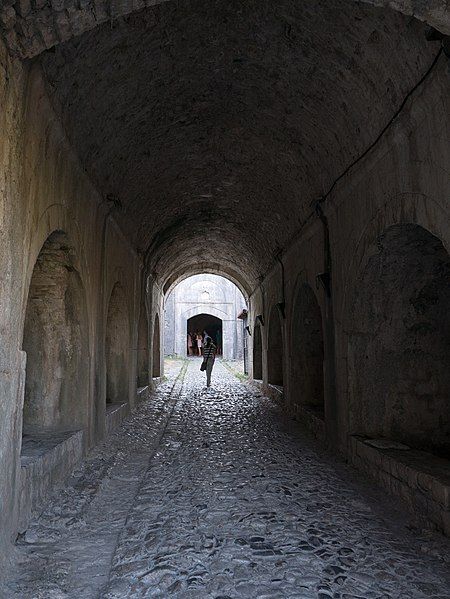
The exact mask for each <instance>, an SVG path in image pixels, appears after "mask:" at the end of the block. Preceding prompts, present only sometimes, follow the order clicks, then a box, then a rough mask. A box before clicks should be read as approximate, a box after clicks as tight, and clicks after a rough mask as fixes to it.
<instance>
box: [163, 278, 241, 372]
mask: <svg viewBox="0 0 450 599" xmlns="http://www.w3.org/2000/svg"><path fill="white" fill-rule="evenodd" d="M245 309H246V301H245V298H244V296H243V294H242V293H241V291H240V289H239V288H238V287H237V286H236V285H235V284H234V283H233V282H232V281H230V280H229V279H228V278H226V277H222V276H219V275H216V274H210V273H203V274H198V275H194V276H192V277H188V278H186V279H184V280H182V281H181V282H180V283H178V285H177V286H176V287H174V289H173V290H172V291H171V292H170V293H169V294H168V295H167V296H166V298H165V324H164V327H165V329H164V354H165V355H166V356H173V355H175V356H186V353H187V352H188V353H189V347H188V343H189V340H188V333H190V334H191V341H190V343H192V346H191V347H192V349H191V353H192V355H198V346H196V343H197V341H196V339H192V336H193V335H194V334H197V333H200V334H202V335H203V332H204V331H205V330H206V332H207V333H208V334H209V336H211V337H212V339H213V341H214V343H215V344H216V345H217V346H218V351H219V354H220V355H222V356H223V358H224V359H226V360H237V361H239V362H242V361H243V358H244V335H245V334H246V331H245V328H244V326H243V321H242V320H240V319H239V318H238V317H239V316H240V315H242V313H243V311H244V310H245ZM194 350H196V351H194ZM238 367H239V368H240V367H241V364H239V365H238Z"/></svg>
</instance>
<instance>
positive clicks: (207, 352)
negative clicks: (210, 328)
mask: <svg viewBox="0 0 450 599" xmlns="http://www.w3.org/2000/svg"><path fill="white" fill-rule="evenodd" d="M215 359H216V346H215V345H214V343H213V342H212V339H211V337H206V338H205V345H204V346H203V364H206V368H205V370H206V386H207V387H211V373H212V369H213V366H214V360H215Z"/></svg>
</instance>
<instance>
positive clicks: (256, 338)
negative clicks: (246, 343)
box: [253, 324, 263, 381]
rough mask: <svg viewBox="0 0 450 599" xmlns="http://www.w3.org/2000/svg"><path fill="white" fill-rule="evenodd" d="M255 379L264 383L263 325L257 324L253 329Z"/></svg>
mask: <svg viewBox="0 0 450 599" xmlns="http://www.w3.org/2000/svg"><path fill="white" fill-rule="evenodd" d="M253 378H254V379H255V380H257V381H262V378H263V370H262V335H261V325H259V324H255V327H254V329H253Z"/></svg>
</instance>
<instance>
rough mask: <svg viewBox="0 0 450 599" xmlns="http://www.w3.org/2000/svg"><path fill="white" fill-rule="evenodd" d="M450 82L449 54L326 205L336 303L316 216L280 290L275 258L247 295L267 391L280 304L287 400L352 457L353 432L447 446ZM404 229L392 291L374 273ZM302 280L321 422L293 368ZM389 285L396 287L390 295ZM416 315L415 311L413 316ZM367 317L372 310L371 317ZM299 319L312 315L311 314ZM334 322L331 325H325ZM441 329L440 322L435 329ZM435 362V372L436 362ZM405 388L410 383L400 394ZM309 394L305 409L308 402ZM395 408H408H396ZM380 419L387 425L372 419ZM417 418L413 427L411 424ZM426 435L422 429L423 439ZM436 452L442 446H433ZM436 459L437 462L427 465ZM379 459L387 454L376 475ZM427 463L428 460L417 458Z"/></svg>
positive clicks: (395, 489) (293, 252)
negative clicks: (316, 317)
mask: <svg viewBox="0 0 450 599" xmlns="http://www.w3.org/2000/svg"><path fill="white" fill-rule="evenodd" d="M448 83H449V74H448V62H447V61H446V59H445V57H442V59H441V61H440V62H439V64H438V67H437V68H436V70H435V71H434V72H433V73H432V75H431V76H430V77H429V79H428V80H427V82H426V83H425V84H424V85H423V86H422V87H421V88H420V89H418V90H417V92H416V93H415V95H414V97H413V98H411V100H410V101H409V102H408V103H407V105H406V106H405V108H404V110H403V111H402V113H401V115H400V116H399V118H397V119H396V120H395V122H393V123H392V125H391V127H390V128H389V129H388V131H387V132H386V134H385V135H384V136H383V137H382V139H381V140H380V142H379V143H378V144H377V145H376V147H375V148H374V149H373V150H372V151H371V152H370V153H369V154H368V155H367V156H366V157H365V158H364V159H363V160H362V161H361V162H360V163H359V164H358V165H357V166H356V167H355V168H353V169H352V170H351V171H350V173H349V174H348V175H347V176H345V178H344V179H343V180H342V181H341V182H340V183H339V185H338V187H337V188H336V190H335V192H334V193H333V195H332V196H331V197H330V198H329V200H327V202H325V203H324V205H323V209H324V212H325V215H326V216H327V219H328V226H329V235H330V243H331V260H332V272H331V275H332V276H331V278H332V282H331V298H327V294H326V290H325V288H324V286H323V285H322V284H321V282H320V281H319V280H318V279H317V278H316V277H317V275H318V274H320V273H323V272H324V271H326V270H327V268H326V264H327V263H326V254H325V244H324V240H325V237H324V227H323V224H322V222H321V220H320V218H319V217H317V218H316V219H315V220H314V219H313V220H311V221H310V223H309V224H308V225H307V226H306V227H305V228H304V230H303V232H302V233H301V235H300V236H299V237H298V239H297V240H296V241H295V242H294V243H293V245H292V246H291V247H290V248H289V249H288V250H287V251H286V252H284V254H283V257H282V262H283V264H284V284H285V289H284V293H283V289H282V280H283V277H282V270H281V267H280V265H279V264H278V263H275V265H274V267H273V270H272V271H271V272H270V273H269V274H268V276H267V277H266V279H265V280H264V282H263V284H262V285H261V286H260V287H258V288H257V289H256V290H255V291H254V293H253V294H252V295H251V313H252V319H253V321H252V326H254V319H255V317H256V316H257V315H258V314H262V315H263V317H264V321H265V326H264V327H261V332H262V337H263V338H262V343H263V348H264V352H263V380H264V384H265V385H266V386H267V382H268V377H267V361H268V359H267V347H268V329H269V326H268V322H269V315H270V311H271V310H272V309H273V306H274V305H275V304H277V303H280V302H281V303H283V302H285V312H286V319H285V320H284V324H283V336H284V339H283V348H284V360H283V364H284V405H285V407H286V409H287V410H289V411H290V412H291V413H293V414H296V415H297V417H299V418H300V419H302V420H303V421H304V422H305V423H306V424H307V425H309V426H310V427H311V428H312V429H314V432H315V433H316V434H317V435H318V436H323V433H324V430H326V438H327V441H328V442H329V443H331V444H334V445H335V446H337V447H339V448H340V451H341V452H342V453H343V454H344V455H348V452H350V455H353V454H354V452H353V449H351V450H349V447H350V445H349V444H350V439H351V438H352V437H351V436H352V435H353V434H355V433H361V432H362V433H363V434H364V433H366V434H370V433H372V434H373V435H374V436H377V435H378V436H385V437H386V436H387V437H389V436H390V437H396V440H397V441H398V440H400V439H402V440H404V441H409V442H410V443H411V444H412V447H416V446H417V444H419V447H420V446H421V445H422V446H425V445H426V444H425V442H424V436H423V435H424V431H425V430H426V431H427V433H426V434H427V435H428V437H430V435H431V434H432V433H431V431H432V430H433V428H434V430H435V432H436V435H435V438H434V439H432V440H431V439H430V443H429V444H431V445H433V443H434V444H437V445H439V447H441V448H442V449H441V450H440V451H441V452H442V451H444V452H445V451H446V450H445V448H443V447H444V446H447V445H446V444H448V440H449V432H450V429H449V423H448V414H449V412H448V403H447V404H445V402H443V401H442V397H443V395H442V393H441V391H440V390H442V389H443V388H447V387H446V385H447V382H446V381H447V378H446V376H447V374H446V370H445V368H444V367H443V361H444V362H445V360H448V345H445V343H444V342H443V341H442V339H441V338H442V335H444V336H445V335H446V333H445V331H447V327H448V322H447V316H446V315H447V314H448V275H447V274H446V273H448V252H449V249H450V204H449V200H448V193H449V189H450V179H449V175H448V168H447V165H448V163H449V160H450V147H449V144H448V139H449V131H450V118H449V115H450V100H449V94H448ZM398 224H403V225H408V226H411V225H419V227H412V233H411V234H410V235H409V237H408V236H407V242H406V245H404V246H402V252H403V254H401V253H400V254H398V255H397V262H398V264H397V267H398V270H397V276H398V280H397V281H392V280H390V281H389V285H386V282H385V281H384V282H383V279H382V278H381V279H380V278H379V277H380V276H381V277H383V276H391V275H390V274H389V275H383V272H384V271H383V268H384V269H385V268H389V263H388V260H389V258H388V257H387V256H386V257H380V256H383V254H382V253H381V254H380V251H382V247H383V240H385V239H386V232H387V231H388V232H389V230H390V228H392V227H393V226H394V225H398ZM420 228H423V229H421V230H422V231H424V234H423V235H422V234H419V235H415V234H414V229H417V230H419V231H420ZM416 232H417V231H416ZM429 234H431V235H432V236H434V237H433V239H434V241H433V242H432V243H431V245H426V244H425V243H424V239H422V237H423V236H425V237H427V236H428V235H429ZM385 245H386V243H385ZM376 260H378V263H377V266H376V268H375V270H373V272H372V276H371V278H370V277H369V278H367V277H364V273H365V272H366V270H367V267H368V265H370V264H371V263H374V261H376ZM390 260H391V262H392V261H393V260H394V261H395V256H394V258H392V256H391V258H390ZM386 264H387V266H386ZM402 269H403V272H402ZM389 272H390V271H389ZM406 274H407V278H406V279H405V280H404V281H403V283H402V282H401V277H405V276H406ZM442 277H444V278H446V280H447V288H446V287H445V286H444V285H443V284H442ZM305 283H306V284H308V285H309V287H310V289H311V290H312V291H313V292H314V294H315V296H316V299H317V302H318V305H319V307H320V310H321V317H322V331H323V340H324V399H325V405H324V423H323V420H322V419H321V417H320V415H319V417H318V415H317V414H314V413H311V412H310V411H308V412H307V413H305V412H304V411H303V408H302V407H300V409H299V408H298V405H297V402H298V399H299V397H301V396H302V393H303V392H304V391H305V389H304V388H302V385H301V384H300V381H299V380H298V378H297V377H296V374H295V368H294V367H293V365H294V362H295V360H296V359H297V358H298V355H297V354H298V352H299V351H303V348H302V347H301V342H302V341H301V340H300V339H299V338H298V335H297V334H296V333H295V327H294V323H295V320H296V318H297V316H298V315H297V314H296V313H295V310H296V309H298V305H297V308H296V298H297V297H298V289H299V287H300V286H302V285H304V284H305ZM379 285H382V286H384V287H383V290H384V292H383V293H380V288H379ZM387 286H389V288H390V291H389V294H388V293H387ZM413 308H414V312H411V310H412V309H413ZM364 310H367V311H368V312H367V313H365V314H364V313H363V311H364ZM303 317H304V318H305V317H306V318H308V317H307V316H306V314H304V315H303ZM311 317H312V315H311ZM361 318H363V319H366V323H367V319H368V320H369V322H370V324H369V325H368V326H366V327H365V329H364V330H362V329H361V328H359V329H358V326H359V325H358V319H361ZM330 320H331V327H330V326H329V324H330V323H329V322H327V321H330ZM396 321H397V322H399V323H400V324H401V326H402V327H404V333H403V336H402V337H399V328H398V326H397V325H395V326H394V325H393V323H395V322H396ZM438 322H439V323H440V325H441V330H440V331H439V330H438V324H437V323H438ZM381 326H382V327H383V328H382V335H383V336H382V337H380V327H381ZM399 326H400V325H399ZM293 327H294V328H293ZM408 327H409V328H410V329H411V331H413V332H414V334H415V335H416V337H411V336H409V337H408V336H407V333H408V334H409V332H410V331H408ZM430 327H431V328H430ZM330 331H331V333H330ZM424 331H425V332H424ZM429 334H431V336H432V337H433V338H434V340H435V343H434V345H433V344H432V343H431V337H427V336H426V335H429ZM423 335H425V337H424V336H423ZM362 337H363V343H362V344H361V338H362ZM355 338H358V339H359V345H355V344H354V340H355ZM251 339H253V338H251ZM411 339H412V341H411ZM414 339H415V340H414ZM447 339H448V337H447ZM408 343H409V345H408ZM380 344H381V345H380ZM405 344H406V345H405ZM432 346H433V347H432ZM377 348H378V349H377ZM363 349H365V351H363ZM355 351H356V353H357V359H355ZM352 352H353V353H352ZM424 352H425V354H426V355H424ZM375 356H377V357H375ZM388 356H390V358H391V360H392V359H394V360H395V361H394V363H393V364H391V365H390V366H389V372H392V377H391V379H390V382H391V383H392V385H391V387H389V385H388V388H386V384H387V383H386V381H387V380H388V379H389V376H388V375H387V378H386V379H385V380H384V381H383V380H382V379H383V377H384V376H385V374H387V372H385V369H384V367H386V366H387V364H386V359H387V357H388ZM350 357H351V360H350ZM418 359H419V361H420V362H421V369H422V374H421V371H420V369H418V364H417V360H418ZM377 360H378V362H377ZM375 362H377V363H376V364H375ZM431 363H433V366H434V368H431V367H430V364H431ZM414 364H415V366H413V365H414ZM412 366H413V368H414V369H415V376H416V379H417V380H415V381H413V384H412V386H411V383H408V381H407V382H406V383H405V382H404V381H402V376H403V375H402V372H403V373H405V372H406V373H407V377H406V378H408V377H409V379H410V380H411V381H412V377H413V374H414V373H413V372H412V371H411V367H412ZM367 368H369V370H370V371H369V372H368V371H367ZM375 368H376V369H377V371H376V372H374V369H375ZM425 371H426V372H425ZM438 371H439V372H438ZM422 375H423V376H422ZM409 379H408V380H409ZM422 379H423V380H422ZM370 381H373V386H372V388H371V390H372V391H373V392H372V393H370V391H367V390H365V388H366V389H367V385H370V384H371V383H370ZM402 384H403V387H401V388H400V390H399V391H398V392H396V389H398V387H399V385H402ZM377 385H378V386H377ZM380 385H382V386H383V389H382V391H383V393H384V396H383V397H381V396H380V393H381V387H380ZM408 385H409V386H408ZM389 393H391V396H390V397H389ZM395 393H397V395H395ZM402 398H403V399H402ZM305 399H306V402H308V401H309V400H310V399H311V398H308V397H306V398H305ZM388 400H389V401H391V402H395V403H396V404H397V407H396V410H397V411H398V410H400V412H399V413H401V419H400V420H399V418H400V416H399V417H398V418H397V421H396V422H397V425H398V426H397V428H396V427H395V426H391V427H390V428H389V427H386V420H385V419H386V414H388V416H389V409H391V410H392V409H393V408H389V409H384V408H383V409H382V410H378V411H377V404H380V402H382V403H384V402H385V401H388ZM400 401H404V403H403V405H402V404H400V407H399V406H398V402H400ZM362 402H368V403H366V407H365V408H363V407H362ZM446 406H447V408H446ZM355 410H356V412H357V414H358V418H356V419H355V416H354V415H353V416H352V413H353V414H354V413H355ZM364 410H366V412H365V413H364ZM418 414H419V416H418ZM377 417H378V418H380V419H381V420H382V422H376V419H377ZM417 417H419V420H420V425H418V426H416V424H417V423H416V422H415V419H416V418H417ZM383 419H384V420H383ZM321 422H322V424H321ZM408 423H409V424H408ZM400 425H401V429H400V428H399V427H400ZM408 426H409V429H410V431H409V432H410V434H409V436H408ZM361 427H362V429H363V430H361ZM377 427H378V429H377ZM399 430H401V431H403V432H402V433H401V434H400V435H399V436H400V439H399V438H398V431H399ZM419 430H421V431H422V432H421V433H420V435H421V436H420V439H419V438H418V431H419ZM417 439H419V440H417ZM351 447H353V445H351ZM439 447H436V450H437V451H439ZM432 450H433V449H432ZM433 451H434V450H433ZM394 453H395V452H394ZM361 455H362V454H361ZM361 459H362V458H361V457H360V456H358V460H356V459H355V460H354V461H355V463H357V465H358V466H361V467H363V465H362V463H361ZM430 460H431V457H430V458H429V462H430V463H431V461H430ZM381 461H382V460H381V458H380V459H379V460H378V463H379V464H380V468H381ZM425 461H426V460H425V459H424V458H422V462H425ZM372 462H373V461H372ZM372 462H371V464H369V465H367V464H366V465H365V466H364V468H365V470H366V471H367V472H370V471H371V470H372V471H373V473H374V476H376V478H377V480H378V481H379V482H381V483H382V484H384V485H385V486H386V488H388V489H389V490H390V491H391V492H392V493H394V494H398V495H401V493H400V491H399V488H400V487H399V485H395V484H394V482H395V481H392V482H390V480H391V479H390V478H389V476H390V475H388V474H386V472H385V471H383V473H380V474H379V475H378V474H377V473H376V468H375V466H374V463H376V460H375V462H374V463H372ZM380 472H381V471H380ZM413 475H414V476H413ZM413 475H411V477H410V482H409V485H410V486H409V487H404V486H402V491H401V492H402V493H403V495H404V497H403V498H404V499H406V500H407V502H408V503H409V504H410V505H411V506H415V509H417V510H420V509H421V508H420V506H419V505H418V503H417V501H418V499H417V498H418V497H419V496H420V489H419V486H418V485H419V483H417V477H418V475H417V470H414V471H413ZM414 477H415V478H414ZM411 481H416V482H411ZM430 484H431V483H430ZM427 509H428V508H427ZM430 510H431V508H430ZM433 510H438V511H437V512H436V513H439V514H440V515H439V517H438V516H433V518H431V516H430V519H431V520H433V521H434V522H437V523H438V526H440V527H441V528H442V529H444V528H443V525H441V524H439V522H443V521H444V520H445V518H447V520H448V511H446V510H448V507H445V505H444V504H443V503H441V506H440V508H439V507H434V508H433ZM439 510H441V511H439ZM442 510H444V511H442ZM433 513H434V512H433ZM430 514H431V511H430ZM445 514H446V515H445ZM443 518H444V520H443ZM445 529H446V528H445Z"/></svg>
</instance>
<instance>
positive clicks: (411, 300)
mask: <svg viewBox="0 0 450 599" xmlns="http://www.w3.org/2000/svg"><path fill="white" fill-rule="evenodd" d="M449 281H450V257H449V255H448V253H447V251H446V250H445V248H444V246H443V245H442V243H441V241H440V240H439V239H438V238H437V237H435V236H433V235H432V234H431V233H430V232H428V231H427V230H425V229H424V228H422V227H420V226H418V225H414V224H399V225H395V226H392V227H390V228H389V229H387V230H386V231H385V232H384V233H383V234H382V235H381V236H380V237H379V238H378V239H377V242H376V245H374V247H373V250H372V252H371V255H370V256H369V258H368V260H367V262H366V264H365V268H364V269H363V272H361V274H360V277H359V279H358V280H357V286H356V288H355V301H354V305H353V311H352V320H351V323H350V335H349V395H350V423H351V430H352V432H354V433H359V434H363V435H367V436H381V437H387V438H390V439H395V440H399V441H401V442H404V443H406V444H408V445H410V446H412V447H416V448H421V449H425V450H429V451H432V452H435V453H437V454H441V455H446V456H447V457H448V456H449V450H450V410H449V396H450V368H449V355H450V353H449V349H450V344H449V339H450V285H449Z"/></svg>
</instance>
